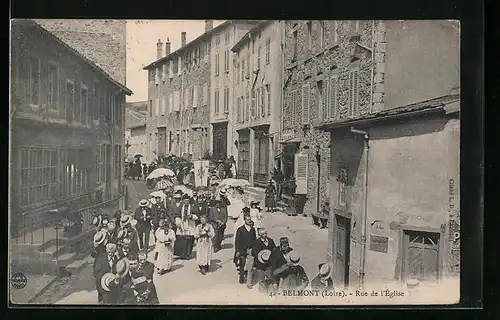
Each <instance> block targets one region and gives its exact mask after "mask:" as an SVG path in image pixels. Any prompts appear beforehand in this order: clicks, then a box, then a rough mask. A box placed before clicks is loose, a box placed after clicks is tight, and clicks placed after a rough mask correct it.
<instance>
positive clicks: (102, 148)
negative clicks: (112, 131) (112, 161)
mask: <svg viewBox="0 0 500 320" xmlns="http://www.w3.org/2000/svg"><path fill="white" fill-rule="evenodd" d="M96 158H97V159H96V167H97V170H96V172H97V182H105V181H106V177H105V172H104V170H105V167H104V164H105V163H106V145H104V144H101V145H98V146H97V154H96Z"/></svg>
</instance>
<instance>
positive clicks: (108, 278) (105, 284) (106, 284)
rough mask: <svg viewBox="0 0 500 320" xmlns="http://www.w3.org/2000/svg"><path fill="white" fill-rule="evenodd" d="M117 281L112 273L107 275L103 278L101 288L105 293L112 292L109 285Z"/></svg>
mask: <svg viewBox="0 0 500 320" xmlns="http://www.w3.org/2000/svg"><path fill="white" fill-rule="evenodd" d="M115 279H116V276H115V275H114V274H112V273H109V272H108V273H105V274H104V275H103V276H102V278H101V287H102V288H103V289H104V291H108V292H109V291H111V289H110V288H109V285H110V284H111V282H113V281H114V280H115Z"/></svg>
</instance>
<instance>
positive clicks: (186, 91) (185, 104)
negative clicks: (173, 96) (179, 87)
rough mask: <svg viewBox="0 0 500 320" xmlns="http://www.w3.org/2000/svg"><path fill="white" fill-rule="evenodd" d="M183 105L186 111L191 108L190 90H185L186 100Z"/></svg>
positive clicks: (184, 99)
mask: <svg viewBox="0 0 500 320" xmlns="http://www.w3.org/2000/svg"><path fill="white" fill-rule="evenodd" d="M182 105H183V108H184V110H186V109H187V108H188V107H189V88H186V89H184V98H183V101H182Z"/></svg>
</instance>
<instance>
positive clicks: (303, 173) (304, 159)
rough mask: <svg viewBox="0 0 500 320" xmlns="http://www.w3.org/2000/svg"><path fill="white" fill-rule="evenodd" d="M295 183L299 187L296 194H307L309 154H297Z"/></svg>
mask: <svg viewBox="0 0 500 320" xmlns="http://www.w3.org/2000/svg"><path fill="white" fill-rule="evenodd" d="M294 169H295V170H294V171H295V172H294V176H295V184H296V185H297V189H296V190H295V193H296V194H307V176H308V170H309V159H308V155H307V154H300V153H297V154H295V168H294Z"/></svg>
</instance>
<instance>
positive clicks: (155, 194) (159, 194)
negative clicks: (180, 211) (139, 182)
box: [149, 191, 167, 199]
mask: <svg viewBox="0 0 500 320" xmlns="http://www.w3.org/2000/svg"><path fill="white" fill-rule="evenodd" d="M149 195H150V196H151V197H153V198H155V197H160V198H162V199H165V198H166V197H167V195H166V194H165V193H163V192H161V191H153V192H151V193H150V194H149Z"/></svg>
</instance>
